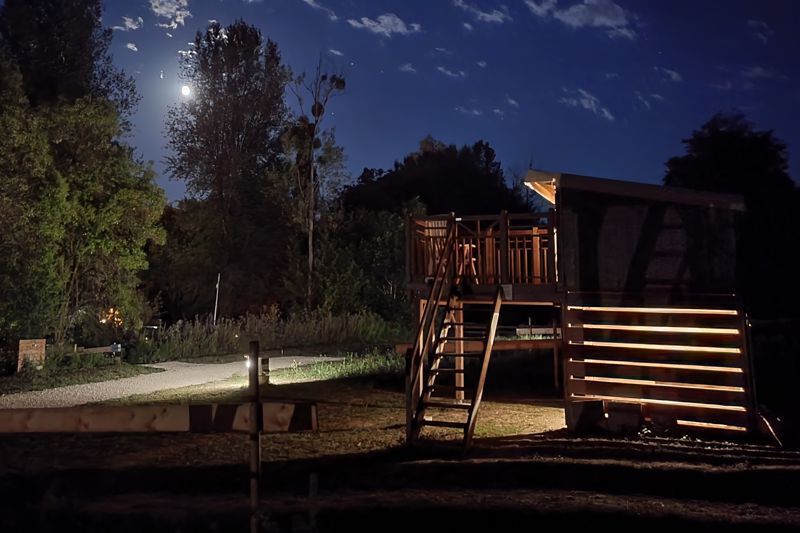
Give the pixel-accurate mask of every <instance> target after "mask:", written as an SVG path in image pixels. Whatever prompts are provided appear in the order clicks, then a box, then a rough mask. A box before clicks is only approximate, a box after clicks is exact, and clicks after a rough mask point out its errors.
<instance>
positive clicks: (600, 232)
mask: <svg viewBox="0 0 800 533" xmlns="http://www.w3.org/2000/svg"><path fill="white" fill-rule="evenodd" d="M526 185H527V186H528V187H530V188H531V189H533V190H534V191H536V192H537V193H538V194H539V195H540V196H542V197H543V198H544V199H545V200H546V202H547V205H548V206H549V207H548V209H547V210H544V211H542V212H538V213H520V214H517V213H514V214H512V213H506V212H502V213H499V214H493V215H486V216H458V214H457V213H455V214H454V213H451V214H447V215H440V216H428V217H412V218H410V219H409V220H408V227H407V271H408V289H409V291H410V293H411V295H412V300H413V302H414V306H415V312H416V314H417V317H418V324H417V330H416V335H415V337H414V340H413V343H412V344H411V345H406V346H405V347H404V348H405V352H406V357H407V365H406V407H407V409H406V411H407V420H406V425H407V440H408V443H409V444H411V443H413V442H415V441H416V440H417V439H418V438H419V437H420V435H421V433H422V432H424V430H425V428H426V427H431V426H433V427H450V428H457V429H459V430H463V436H464V445H465V446H466V447H469V446H470V444H471V441H472V438H473V435H474V431H475V426H476V423H477V417H478V412H479V408H480V404H481V399H482V395H483V390H484V385H485V383H486V379H487V374H488V371H489V362H490V360H491V357H492V354H493V353H496V352H499V351H503V350H529V349H540V348H545V349H551V350H552V352H553V360H554V363H553V368H554V380H555V383H556V385H557V386H558V388H559V389H560V390H562V391H563V395H564V405H565V416H566V423H567V426H568V428H569V429H570V430H571V431H583V430H592V429H601V428H602V429H605V430H612V431H613V430H614V429H621V428H624V429H628V430H630V429H631V426H637V425H640V424H643V423H651V424H653V425H656V426H658V427H665V428H667V427H674V428H680V429H681V430H698V431H709V430H710V431H721V432H726V433H734V434H737V433H746V432H748V431H750V430H751V429H753V427H754V405H755V398H754V388H753V383H752V372H751V369H750V360H749V354H748V341H747V339H748V336H747V325H746V318H745V315H744V312H743V309H742V305H741V302H740V300H739V298H738V297H737V294H736V225H737V220H738V218H739V215H741V213H742V212H743V211H744V202H743V200H742V198H741V197H738V196H732V195H722V194H712V193H706V192H701V191H695V190H688V189H679V188H673V187H663V186H658V185H648V184H642V183H633V182H624V181H617V180H608V179H600V178H593V177H586V176H578V175H572V174H560V173H550V172H541V171H533V170H532V171H529V173H528V175H527V176H526ZM510 306H526V307H529V308H531V309H550V310H551V312H550V313H549V316H552V317H554V318H553V319H552V320H551V322H550V323H547V324H529V325H528V328H527V330H526V329H525V328H524V327H523V328H518V329H517V332H519V331H520V330H521V331H522V332H523V333H527V334H522V335H511V336H508V335H504V336H503V338H498V325H499V323H500V321H499V319H500V316H501V314H502V313H503V311H504V310H507V309H509V307H510ZM465 316H469V317H470V320H469V321H467V320H465ZM476 317H479V318H476ZM467 359H476V360H477V365H476V366H477V368H478V369H479V370H478V371H477V373H476V375H475V376H474V378H473V377H472V376H469V377H470V379H467V378H468V375H469V374H468V373H466V372H465V361H466V360H467ZM442 412H450V414H451V415H452V414H453V413H454V412H457V413H460V416H459V417H458V421H454V418H455V417H453V416H444V417H440V418H437V416H436V415H435V413H442Z"/></svg>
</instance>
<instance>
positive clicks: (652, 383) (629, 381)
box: [570, 376, 744, 392]
mask: <svg viewBox="0 0 800 533" xmlns="http://www.w3.org/2000/svg"><path fill="white" fill-rule="evenodd" d="M570 377H572V376H570ZM576 379H583V380H584V381H591V382H595V383H615V384H617V385H642V386H645V387H670V388H674V389H701V390H715V391H725V392H744V387H735V386H731V385H709V384H706V383H680V382H677V381H656V380H654V379H633V378H609V377H604V376H586V377H583V378H576Z"/></svg>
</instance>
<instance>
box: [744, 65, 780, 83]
mask: <svg viewBox="0 0 800 533" xmlns="http://www.w3.org/2000/svg"><path fill="white" fill-rule="evenodd" d="M741 74H742V76H744V77H745V78H748V79H751V80H757V79H762V80H785V79H788V78H787V77H786V76H785V75H783V74H781V73H780V72H777V71H775V70H772V69H768V68H764V67H758V66H756V67H747V68H746V69H743V70H742V72H741Z"/></svg>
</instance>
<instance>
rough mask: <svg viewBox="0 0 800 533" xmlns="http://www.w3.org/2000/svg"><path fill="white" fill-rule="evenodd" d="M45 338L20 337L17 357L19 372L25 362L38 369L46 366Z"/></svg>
mask: <svg viewBox="0 0 800 533" xmlns="http://www.w3.org/2000/svg"><path fill="white" fill-rule="evenodd" d="M46 345H47V341H46V340H45V339H20V341H19V357H18V358H17V372H19V371H20V370H22V367H23V366H25V363H28V364H31V365H33V366H34V367H35V368H37V369H41V368H42V367H43V366H44V357H45V346H46Z"/></svg>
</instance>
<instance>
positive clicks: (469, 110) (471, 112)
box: [455, 105, 483, 117]
mask: <svg viewBox="0 0 800 533" xmlns="http://www.w3.org/2000/svg"><path fill="white" fill-rule="evenodd" d="M455 110H456V111H458V112H459V113H462V114H464V115H472V116H474V117H479V116H481V115H483V111H481V110H480V109H475V108H467V107H462V106H460V105H458V106H456V107H455Z"/></svg>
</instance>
